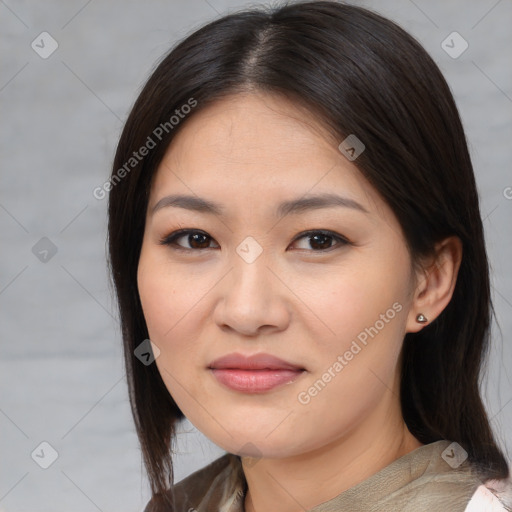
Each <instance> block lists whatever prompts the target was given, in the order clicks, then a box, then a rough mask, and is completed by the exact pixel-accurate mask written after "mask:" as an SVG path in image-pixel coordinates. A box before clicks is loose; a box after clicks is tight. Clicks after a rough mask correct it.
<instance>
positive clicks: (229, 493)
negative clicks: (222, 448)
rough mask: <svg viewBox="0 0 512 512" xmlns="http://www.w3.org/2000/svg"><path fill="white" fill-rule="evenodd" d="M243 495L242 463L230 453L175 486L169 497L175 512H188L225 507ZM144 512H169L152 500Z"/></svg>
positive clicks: (169, 492)
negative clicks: (223, 505) (227, 502)
mask: <svg viewBox="0 0 512 512" xmlns="http://www.w3.org/2000/svg"><path fill="white" fill-rule="evenodd" d="M243 493H244V480H243V471H242V469H241V463H240V459H239V458H238V457H236V456H235V455H233V454H230V453H227V454H226V455H223V456H222V457H219V458H218V459H216V460H214V461H213V462H211V463H210V464H208V465H207V466H205V467H204V468H201V469H199V470H197V471H195V472H194V473H192V474H190V475H189V476H187V477H186V478H184V479H183V480H181V481H180V482H178V483H177V484H175V485H173V486H172V489H171V490H170V491H168V493H167V497H168V498H169V499H170V501H172V502H173V503H174V507H175V510H176V511H179V512H181V511H185V512H186V511H188V510H190V509H196V510H197V509H199V508H200V507H201V510H202V509H204V510H210V508H209V507H211V506H216V505H218V504H221V503H222V504H223V503H224V502H226V500H229V499H230V498H231V499H234V498H237V499H240V498H242V496H243ZM205 507H206V508H205ZM212 510H214V509H212ZM144 512H167V510H165V509H162V508H161V507H159V506H158V505H157V504H156V500H155V499H154V498H153V499H152V500H151V501H150V502H149V503H148V504H147V505H146V508H145V509H144Z"/></svg>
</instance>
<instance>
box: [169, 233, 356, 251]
mask: <svg viewBox="0 0 512 512" xmlns="http://www.w3.org/2000/svg"><path fill="white" fill-rule="evenodd" d="M194 234H200V235H204V236H206V237H208V238H209V239H210V240H213V238H212V237H211V236H210V235H208V233H205V232H204V231H201V230H199V229H179V230H178V231H174V232H172V233H171V234H169V235H167V236H165V237H164V238H162V239H161V240H160V241H159V243H160V245H167V246H169V247H170V248H171V249H173V250H176V251H185V252H198V251H204V250H208V249H216V247H206V248H203V249H194V248H189V247H182V246H180V245H178V244H177V243H176V240H179V239H180V238H183V237H184V236H186V235H189V236H190V235H194ZM314 235H322V236H327V237H331V238H333V239H334V240H335V241H337V242H338V243H337V244H336V245H333V246H331V247H328V248H327V249H320V250H314V249H312V250H307V249H299V250H306V251H308V252H317V253H318V252H319V253H326V252H330V251H332V250H334V249H336V248H339V247H343V246H345V245H353V244H352V242H350V241H349V240H348V239H347V238H345V237H343V236H341V235H339V234H338V233H334V232H333V231H329V230H325V229H310V230H308V231H303V232H302V233H299V234H298V235H297V236H296V237H295V238H294V239H293V241H292V244H293V243H295V242H297V241H298V240H300V239H301V238H305V237H312V236H314Z"/></svg>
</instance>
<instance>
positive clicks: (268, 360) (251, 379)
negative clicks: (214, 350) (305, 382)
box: [209, 353, 305, 393]
mask: <svg viewBox="0 0 512 512" xmlns="http://www.w3.org/2000/svg"><path fill="white" fill-rule="evenodd" d="M209 368H210V369H211V371H212V373H213V375H214V376H215V378H216V379H217V380H218V381H219V382H220V383H221V384H224V385H225V386H227V387H229V388H231V389H234V390H236V391H242V392H245V393H263V392H265V391H269V390H271V389H273V388H275V387H277V386H280V385H281V384H286V383H289V382H292V381H293V380H295V379H296V378H297V377H299V376H300V375H302V373H303V372H304V371H305V370H304V368H301V367H300V366H297V365H294V364H291V363H288V362H286V361H283V360H282V359H278V358H277V357H274V356H271V355H270V354H255V355H252V356H249V357H247V356H243V355H242V354H236V353H235V354H229V355H227V356H224V357H221V358H219V359H216V360H215V361H213V362H212V363H210V365H209Z"/></svg>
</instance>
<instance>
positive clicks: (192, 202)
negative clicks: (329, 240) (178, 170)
mask: <svg viewBox="0 0 512 512" xmlns="http://www.w3.org/2000/svg"><path fill="white" fill-rule="evenodd" d="M333 206H341V207H344V208H352V209H354V210H358V211H361V212H363V213H366V214H369V212H368V210H367V209H366V208H365V207H364V206H363V205H361V204H360V203H358V202H357V201H355V200H354V199H350V198H348V197H342V196H339V195H337V194H332V193H325V194H318V195H312V196H306V197H301V198H298V199H292V200H290V201H283V202H282V203H280V204H279V205H278V207H277V210H276V215H277V216H278V217H284V216H286V215H290V214H300V213H304V212H307V211H310V210H317V209H320V208H330V207H333ZM167 207H174V208H184V209H185V210H191V211H196V212H201V213H207V214H211V215H216V216H218V217H221V216H222V215H224V212H225V209H224V207H223V206H222V205H220V204H218V203H214V202H213V201H208V200H207V199H203V198H201V197H198V196H187V195H180V194H175V195H169V196H165V197H162V199H160V200H159V201H158V202H157V203H156V204H155V206H154V207H153V209H152V215H153V214H154V213H155V212H157V211H158V210H160V209H162V208H167Z"/></svg>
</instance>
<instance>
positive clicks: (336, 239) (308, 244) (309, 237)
mask: <svg viewBox="0 0 512 512" xmlns="http://www.w3.org/2000/svg"><path fill="white" fill-rule="evenodd" d="M299 240H304V242H303V243H302V244H303V247H298V249H301V250H311V249H312V250H313V252H321V251H328V250H329V249H332V248H335V247H336V246H338V245H341V246H342V245H347V244H350V242H349V241H348V240H347V239H346V238H344V237H342V236H341V235H338V234H337V233H333V232H331V231H318V230H317V231H308V232H306V233H302V234H301V235H299V236H298V237H297V238H296V239H295V240H294V244H297V242H298V241H299Z"/></svg>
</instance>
